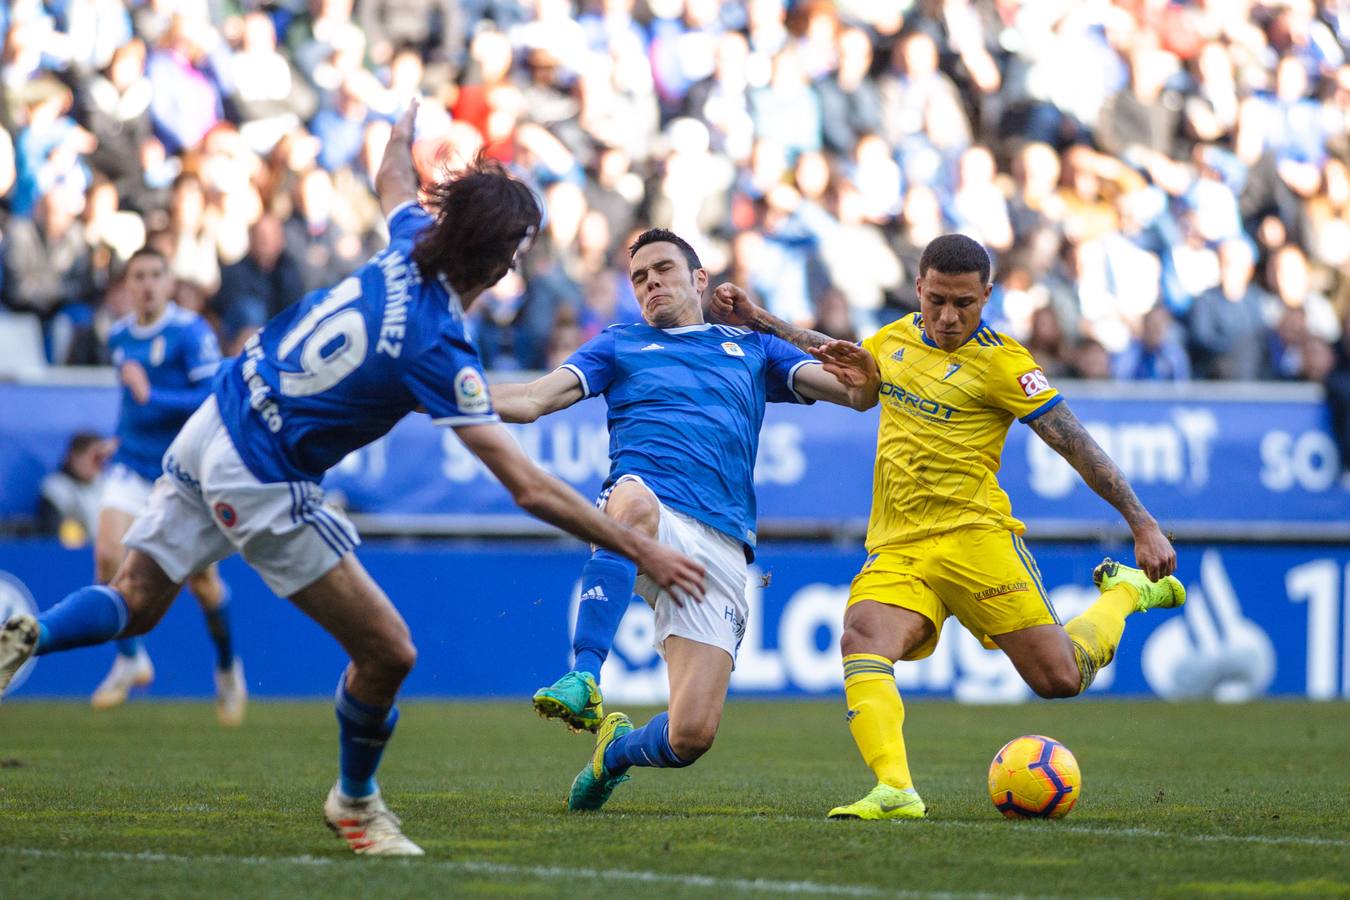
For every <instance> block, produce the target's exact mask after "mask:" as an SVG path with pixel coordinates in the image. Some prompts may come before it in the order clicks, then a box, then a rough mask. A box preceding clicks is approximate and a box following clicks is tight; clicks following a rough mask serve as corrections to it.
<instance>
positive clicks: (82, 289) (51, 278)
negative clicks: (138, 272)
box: [4, 181, 95, 359]
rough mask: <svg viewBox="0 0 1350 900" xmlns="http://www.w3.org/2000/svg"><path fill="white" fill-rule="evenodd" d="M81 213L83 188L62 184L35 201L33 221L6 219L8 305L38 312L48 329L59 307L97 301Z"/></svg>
mask: <svg viewBox="0 0 1350 900" xmlns="http://www.w3.org/2000/svg"><path fill="white" fill-rule="evenodd" d="M83 211H84V194H83V192H82V191H81V189H80V188H79V187H78V186H77V185H75V184H71V183H69V182H65V181H62V182H59V183H58V184H56V185H54V186H53V187H52V188H50V189H49V190H48V191H47V192H46V193H44V194H42V195H41V196H39V198H38V201H37V208H36V209H34V210H33V215H32V217H31V218H28V217H22V216H14V217H12V218H11V219H10V220H9V228H8V233H7V235H6V237H5V246H4V299H5V305H6V306H8V307H9V308H10V309H15V310H19V311H21V312H33V313H37V314H38V315H39V316H41V317H42V319H43V320H44V322H45V323H48V324H49V323H50V322H51V320H52V318H53V317H54V316H55V315H56V314H57V313H58V312H60V311H61V309H62V308H63V307H66V306H68V305H70V304H75V303H88V302H91V301H93V300H94V299H95V297H94V269H93V253H92V251H91V250H90V247H89V241H88V239H87V238H86V237H85V233H84V224H83V223H82V222H81V221H80V213H82V212H83ZM54 358H56V359H59V358H61V357H60V355H59V354H58V355H57V356H56V357H54Z"/></svg>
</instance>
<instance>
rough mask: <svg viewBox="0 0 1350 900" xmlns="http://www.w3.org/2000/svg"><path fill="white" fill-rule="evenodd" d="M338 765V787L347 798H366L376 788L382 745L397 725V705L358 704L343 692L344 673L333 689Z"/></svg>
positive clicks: (344, 683)
mask: <svg viewBox="0 0 1350 900" xmlns="http://www.w3.org/2000/svg"><path fill="white" fill-rule="evenodd" d="M337 720H338V744H339V747H340V752H339V765H340V771H341V778H340V779H339V781H338V788H339V790H341V791H342V793H344V794H346V795H347V796H348V797H353V798H359V797H369V796H370V795H371V794H373V793H375V792H376V791H377V790H379V789H380V788H379V785H378V784H376V783H375V770H376V769H378V768H379V767H380V757H381V756H383V755H384V745H385V744H387V743H389V736H390V735H392V734H393V733H394V726H395V725H397V724H398V707H396V706H391V707H388V708H384V707H378V706H371V705H370V704H368V703H362V702H361V701H360V700H357V699H356V698H355V697H353V696H352V695H351V694H349V693H347V675H346V673H345V672H344V673H343V675H342V680H341V681H339V682H338V689H337Z"/></svg>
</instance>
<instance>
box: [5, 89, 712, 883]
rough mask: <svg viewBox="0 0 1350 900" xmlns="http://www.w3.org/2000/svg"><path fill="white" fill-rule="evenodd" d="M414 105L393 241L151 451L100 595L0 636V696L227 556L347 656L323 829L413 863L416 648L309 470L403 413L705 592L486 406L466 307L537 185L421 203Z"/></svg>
mask: <svg viewBox="0 0 1350 900" xmlns="http://www.w3.org/2000/svg"><path fill="white" fill-rule="evenodd" d="M415 114H416V108H415V105H413V106H412V107H411V108H410V109H409V110H408V112H407V113H406V114H405V115H404V116H403V117H402V118H401V119H400V120H399V122H398V123H397V124H396V125H395V126H394V129H393V132H392V134H391V136H390V139H389V144H388V146H387V147H386V148H385V154H384V160H383V161H382V163H381V165H380V169H379V172H378V174H377V176H376V191H377V193H378V194H379V198H380V204H381V207H382V208H383V210H384V212H385V214H386V215H387V216H388V218H389V234H390V243H389V247H388V248H387V249H385V250H384V251H382V252H380V253H379V254H377V255H376V256H375V257H374V258H373V259H371V260H370V261H369V262H368V263H367V264H366V265H364V266H363V267H361V268H360V269H358V270H357V271H356V272H355V273H354V274H353V275H352V276H351V277H350V278H347V279H346V280H344V281H342V282H341V283H340V284H338V285H337V286H336V287H334V288H332V289H331V290H328V291H316V292H314V293H311V294H309V295H307V296H305V297H304V298H302V299H301V300H300V301H299V302H298V303H296V304H294V305H293V306H291V307H289V308H288V309H286V310H284V311H283V312H281V313H280V314H279V315H278V316H277V317H276V318H274V319H273V320H272V321H270V322H269V323H267V325H266V326H265V327H264V328H263V330H262V331H261V332H259V333H258V334H257V335H255V336H254V337H253V338H251V339H250V340H249V342H248V343H247V345H246V346H245V348H244V352H243V354H242V355H241V356H240V357H239V358H238V359H236V360H234V361H232V362H231V363H230V364H229V365H228V366H224V367H222V369H221V371H220V373H219V374H218V375H217V377H216V381H215V387H214V390H213V392H212V396H211V397H210V398H208V399H207V400H206V401H205V402H204V403H203V404H202V405H201V407H200V408H199V409H198V410H197V411H196V412H195V413H193V415H192V417H191V418H190V419H189V420H188V422H187V424H186V425H185V426H184V427H183V430H182V431H181V432H180V433H179V435H178V437H177V438H175V439H174V442H173V444H172V445H171V446H170V447H169V450H168V453H167V454H166V455H165V457H164V469H165V477H163V478H161V479H160V480H159V481H158V482H156V484H155V488H154V491H153V492H152V493H151V496H150V500H149V503H148V506H147V509H146V511H145V512H144V514H142V515H141V516H140V517H139V518H138V519H137V520H136V522H135V524H133V525H132V527H131V529H130V531H128V533H127V537H126V545H127V547H128V548H129V553H128V554H127V558H126V560H125V561H124V562H123V564H122V566H121V567H120V568H119V569H118V571H117V574H116V576H115V577H114V578H113V579H112V582H111V583H110V584H109V585H107V586H95V587H89V588H84V589H82V590H79V591H76V592H75V593H73V594H71V595H70V596H68V597H67V598H66V599H65V600H63V601H62V602H60V603H58V604H57V605H56V606H54V607H52V608H50V609H48V610H47V611H45V612H44V613H43V614H42V615H41V616H39V617H38V618H36V619H34V618H33V617H31V616H27V615H19V616H16V617H13V618H11V619H10V620H9V621H8V622H6V623H5V625H4V626H3V627H2V628H0V692H3V690H4V688H5V687H6V686H7V685H8V684H9V681H10V679H11V678H12V677H13V675H14V673H15V672H16V671H17V670H18V668H19V667H20V666H21V665H22V664H23V663H24V662H25V661H26V660H27V659H28V658H29V657H30V656H32V655H33V654H34V653H37V654H46V653H54V652H57V651H61V650H68V649H71V648H73V647H81V646H86V645H89V644H95V643H100V642H103V641H107V640H110V639H112V638H115V637H118V636H127V635H136V634H141V633H144V632H145V631H147V630H148V629H150V628H152V627H153V626H154V624H155V623H156V622H157V621H158V620H159V619H160V617H161V616H162V615H163V614H164V612H165V610H166V609H167V608H168V607H169V605H170V603H171V602H172V601H173V598H174V596H175V595H176V594H177V593H178V590H179V587H180V585H181V584H182V582H183V580H184V579H185V578H186V577H187V576H188V574H189V573H190V572H194V571H197V570H199V569H201V568H203V567H204V566H206V565H208V564H209V563H212V562H215V561H216V560H219V559H222V558H224V557H225V556H227V555H229V554H231V553H235V552H238V553H240V554H242V555H243V557H244V559H245V560H246V561H247V562H248V563H249V565H250V566H252V567H253V568H254V569H255V570H256V571H257V572H258V574H260V575H261V576H262V578H263V580H264V581H265V582H266V583H267V585H268V587H270V588H271V589H272V590H273V592H275V593H276V594H277V595H279V596H282V597H288V598H290V599H291V601H292V602H294V603H295V604H296V606H298V607H299V608H300V609H301V610H303V611H304V612H305V613H306V614H308V615H309V616H311V617H312V618H313V619H314V620H315V621H317V622H318V623H319V624H320V625H321V626H323V627H324V628H325V629H326V630H327V631H328V632H329V633H330V634H332V635H333V636H334V637H335V638H336V639H337V640H338V641H339V643H341V644H342V646H343V648H344V649H345V650H346V651H347V653H348V655H349V656H350V657H351V663H350V665H348V667H347V669H346V671H345V672H344V673H343V674H342V676H341V678H340V679H339V680H338V685H337V699H336V705H337V718H338V726H339V727H338V731H339V747H340V754H339V758H340V763H339V773H340V774H339V778H338V780H337V783H336V784H334V785H333V788H332V790H331V791H330V792H329V794H328V799H327V801H326V802H325V804H324V818H325V820H326V821H327V822H328V825H329V826H330V827H331V828H332V829H333V830H334V831H336V832H337V833H338V834H339V835H340V836H341V837H342V838H343V839H345V840H346V842H347V844H348V845H349V846H350V848H351V849H352V850H353V851H355V852H356V853H360V854H372V855H390V856H420V855H421V854H422V850H421V848H420V847H418V846H417V845H416V844H414V843H413V842H412V841H411V840H409V839H408V838H407V837H405V836H404V834H403V831H402V827H401V823H400V822H399V820H398V818H397V817H396V816H395V815H394V814H393V813H391V812H390V811H389V809H388V808H387V807H386V806H385V804H384V801H383V800H382V799H381V796H380V792H379V788H378V786H377V784H376V781H375V771H376V768H377V767H378V765H379V761H380V757H381V756H382V755H383V753H384V748H385V745H386V743H387V742H388V740H389V738H390V736H391V735H392V734H393V731H394V726H395V724H396V723H397V722H398V709H397V708H396V707H395V706H394V700H395V696H396V694H397V693H398V689H399V686H400V684H402V682H403V679H404V677H405V676H406V675H407V674H408V672H409V670H410V669H411V668H412V666H413V662H414V660H415V657H416V651H415V650H414V648H413V644H412V640H411V638H410V636H409V633H408V627H407V625H406V624H405V623H404V621H403V618H402V617H401V616H400V615H399V614H398V611H397V610H396V609H395V608H394V606H393V604H392V603H390V601H389V599H388V597H386V596H385V594H384V592H383V591H381V590H380V588H379V586H378V585H376V584H375V582H374V581H373V580H372V579H371V577H370V576H369V575H368V574H367V573H366V571H365V569H364V568H363V567H362V566H361V564H360V562H358V560H357V558H356V555H355V554H354V553H353V550H354V548H355V547H356V544H357V536H356V532H355V530H354V529H353V528H352V526H351V524H350V523H349V522H348V521H347V520H346V518H345V517H344V516H343V515H342V514H341V513H340V512H339V511H338V510H337V509H335V508H333V507H332V506H329V505H327V504H325V503H324V495H323V489H322V488H321V487H320V486H319V482H320V479H322V477H323V474H324V472H325V471H327V469H328V468H330V467H331V466H332V465H334V464H335V463H337V462H338V461H339V460H341V459H342V458H343V457H344V456H346V455H347V454H348V453H350V452H351V451H353V450H355V449H356V448H358V447H362V446H364V445H366V444H368V443H370V442H371V441H373V440H375V439H376V438H378V437H380V436H382V435H384V434H385V433H386V432H388V431H389V429H390V428H392V427H393V426H394V424H395V423H396V422H398V421H399V420H400V419H402V418H403V417H404V416H405V415H407V414H408V413H410V412H413V411H415V410H425V411H426V412H427V413H428V414H429V415H430V416H431V418H432V421H433V422H435V423H436V424H439V425H443V426H446V427H449V428H453V429H455V432H456V434H457V436H458V437H459V439H460V440H461V441H463V442H464V444H465V446H467V447H468V448H469V450H470V451H471V452H473V453H474V454H475V455H476V456H477V457H478V458H479V459H480V460H482V461H483V463H484V464H485V465H486V466H487V467H488V469H489V470H490V471H492V473H493V474H494V475H495V476H496V477H497V478H498V479H499V480H500V481H501V482H502V484H503V485H504V486H505V487H506V488H507V490H508V491H510V493H511V495H512V497H513V498H514V499H515V501H516V502H517V503H518V504H519V505H520V506H522V507H523V508H524V509H526V510H528V511H529V512H531V513H533V514H534V515H536V516H538V517H540V518H541V519H544V520H545V521H548V522H551V523H552V524H554V525H557V526H559V527H561V528H564V529H566V530H567V531H570V532H571V533H573V534H575V535H577V536H578V537H581V538H584V539H586V540H589V541H593V542H595V543H597V544H599V545H601V546H603V547H607V548H609V549H610V550H612V551H614V552H616V553H617V554H622V556H624V557H627V558H629V559H632V560H634V561H635V562H636V563H637V564H638V565H640V566H641V567H642V569H643V571H644V572H646V573H648V575H649V576H650V577H651V578H652V579H653V580H654V581H655V582H656V583H657V584H659V585H661V586H662V587H663V588H666V589H676V590H680V591H686V592H689V593H692V594H693V595H695V596H702V593H703V579H704V571H703V568H702V567H701V566H700V565H698V564H697V563H695V562H693V561H691V560H689V559H687V558H686V557H684V556H683V555H681V554H680V553H678V552H676V551H674V550H671V549H670V548H668V547H665V546H662V545H661V544H660V543H658V542H657V541H655V540H653V539H652V538H651V537H649V536H648V535H646V534H644V533H643V532H642V531H640V530H636V529H630V528H626V527H624V526H623V525H622V524H620V523H618V522H616V521H615V520H614V519H612V518H610V517H607V516H604V515H602V514H601V513H599V512H597V511H596V510H595V508H594V507H593V506H592V505H591V504H589V503H587V502H586V501H585V500H584V499H582V497H581V496H580V495H579V494H577V493H576V492H575V491H573V490H572V489H571V488H569V487H567V486H566V485H565V484H563V483H562V482H561V481H559V480H558V479H556V478H554V477H552V476H551V475H548V474H547V473H545V472H544V471H543V470H542V469H540V468H539V467H538V466H536V465H535V464H534V463H532V462H531V461H530V460H529V459H528V458H527V457H526V456H525V455H524V453H523V452H522V451H521V450H520V448H519V446H518V445H517V444H516V443H515V441H514V440H513V439H512V438H511V436H510V435H509V434H508V433H507V432H506V430H505V428H503V427H502V425H501V424H500V421H499V419H498V417H497V414H496V413H495V412H494V411H493V408H492V401H491V399H490V398H489V395H488V391H487V387H486V382H485V381H484V378H483V372H482V367H481V364H480V362H479V359H478V354H477V352H476V351H475V349H474V347H473V345H472V344H470V343H469V340H468V338H467V337H466V335H465V332H464V310H465V309H466V308H467V307H468V306H469V305H470V304H472V303H473V301H474V300H475V298H477V297H478V295H479V294H480V293H482V292H483V291H484V290H485V289H486V288H488V287H491V286H492V285H493V284H494V283H495V282H496V281H497V280H498V279H499V278H501V277H502V276H503V275H504V274H506V272H507V271H508V269H509V268H510V267H511V266H512V264H513V262H514V259H515V256H516V254H517V252H518V251H519V249H520V248H522V247H523V246H524V245H525V244H526V243H527V242H528V241H529V239H530V237H531V236H532V235H533V234H534V232H535V231H536V229H537V228H538V225H539V219H540V210H539V207H538V204H537V203H536V201H535V198H534V194H533V192H531V190H530V189H529V188H528V187H526V186H525V185H524V184H522V183H521V182H520V181H517V180H516V179H514V178H512V177H510V176H509V175H507V174H506V172H505V171H504V170H503V169H502V168H501V167H500V166H498V165H497V164H495V163H493V162H491V161H481V160H480V161H478V162H475V163H474V164H472V165H470V166H469V167H468V168H467V169H466V170H465V171H464V172H463V173H461V174H459V175H457V176H455V177H452V178H450V179H448V180H446V181H444V182H442V183H439V184H435V185H433V186H431V187H430V188H428V194H429V196H430V197H431V199H432V201H433V205H434V206H435V208H436V214H435V215H434V216H432V215H429V214H428V213H427V212H425V211H424V210H423V209H422V207H421V206H419V205H418V203H417V195H418V183H417V176H416V174H415V172H414V169H413V162H412V147H411V145H412V128H413V125H412V123H413V117H414V116H415Z"/></svg>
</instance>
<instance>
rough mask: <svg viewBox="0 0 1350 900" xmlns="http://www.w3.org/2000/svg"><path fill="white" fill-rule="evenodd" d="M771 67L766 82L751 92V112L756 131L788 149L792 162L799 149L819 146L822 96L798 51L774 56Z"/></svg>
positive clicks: (802, 151)
mask: <svg viewBox="0 0 1350 900" xmlns="http://www.w3.org/2000/svg"><path fill="white" fill-rule="evenodd" d="M772 71H773V74H772V75H771V76H770V78H769V83H768V84H767V85H765V86H764V87H762V88H755V89H753V90H752V91H751V92H750V115H751V118H752V119H753V120H754V123H755V134H757V135H759V136H760V137H763V138H766V139H768V140H771V141H773V142H775V143H776V144H778V145H779V146H781V147H782V148H783V149H784V150H786V151H787V155H788V162H789V163H791V162H792V161H794V160H795V159H796V158H797V155H798V154H799V153H805V152H808V151H812V150H819V149H820V145H821V130H820V129H821V120H820V98H819V97H818V96H817V95H816V92H815V91H813V90H812V89H811V82H810V79H809V78H808V77H807V72H806V69H805V68H804V67H803V66H802V60H801V58H800V57H799V56H798V55H797V53H796V52H794V51H792V50H784V51H783V52H781V53H779V54H778V55H777V56H775V57H774V59H773V70H772Z"/></svg>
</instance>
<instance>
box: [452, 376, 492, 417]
mask: <svg viewBox="0 0 1350 900" xmlns="http://www.w3.org/2000/svg"><path fill="white" fill-rule="evenodd" d="M455 403H456V405H458V406H459V411H460V412H462V413H464V414H465V415H470V416H473V415H481V414H483V413H486V412H487V411H488V410H489V409H491V408H492V401H491V400H490V399H489V398H488V392H487V387H486V386H484V384H483V376H482V375H479V374H478V370H477V369H475V368H473V367H472V366H465V367H464V368H462V369H460V370H459V374H457V375H456V376H455Z"/></svg>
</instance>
